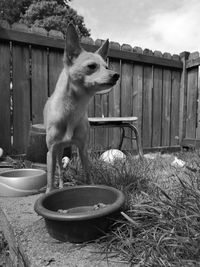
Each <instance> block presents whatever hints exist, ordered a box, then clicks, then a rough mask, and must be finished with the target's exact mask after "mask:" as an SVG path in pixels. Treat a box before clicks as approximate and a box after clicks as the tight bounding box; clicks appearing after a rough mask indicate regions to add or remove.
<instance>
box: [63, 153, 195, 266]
mask: <svg viewBox="0 0 200 267" xmlns="http://www.w3.org/2000/svg"><path fill="white" fill-rule="evenodd" d="M199 155H200V154H195V155H194V154H192V155H191V154H188V158H187V156H186V155H184V154H183V153H181V154H180V156H179V158H182V159H183V160H185V161H186V165H185V166H184V167H183V168H178V167H177V168H176V167H174V166H172V165H171V162H172V160H171V159H170V157H157V158H155V159H154V160H146V159H144V160H139V159H136V158H134V157H133V156H127V158H126V161H115V162H114V163H113V164H108V163H105V162H103V161H101V160H99V159H97V158H94V159H93V165H92V168H91V171H90V175H91V176H92V178H93V181H94V183H95V184H105V185H109V186H113V187H116V188H118V189H120V190H122V191H123V192H124V193H125V195H126V199H127V201H126V205H125V206H124V209H123V211H122V212H121V216H120V218H119V219H118V220H117V221H115V222H114V223H113V226H112V228H111V230H110V231H109V233H107V234H106V235H105V236H104V237H102V238H100V239H99V240H97V245H98V247H100V248H101V252H102V253H104V255H105V256H108V255H109V260H112V256H113V257H115V258H114V259H115V260H116V257H117V258H119V257H120V258H121V260H122V261H125V262H127V263H129V264H130V266H137V267H153V266H167V267H171V266H172V267H175V266H177V267H179V266H185V267H187V266H192V267H193V266H200V177H199V175H200V173H199V171H200V164H199V162H200V157H199ZM198 160H199V162H198ZM77 164H78V165H77ZM71 170H73V178H74V179H75V181H76V182H77V183H83V181H84V178H85V177H84V174H83V172H82V171H81V168H80V167H79V163H77V162H72V163H71ZM68 174H69V173H68Z"/></svg>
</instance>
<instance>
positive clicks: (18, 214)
mask: <svg viewBox="0 0 200 267" xmlns="http://www.w3.org/2000/svg"><path fill="white" fill-rule="evenodd" d="M39 196H40V195H33V196H28V197H17V198H16V197H15V198H14V197H12V198H11V197H0V225H1V228H2V230H3V233H4V235H5V238H6V239H7V241H8V243H9V249H10V258H11V262H12V264H13V266H20V267H25V266H26V267H44V266H56V267H66V266H70V267H86V266H87V267H90V266H91V267H93V266H94V267H96V266H97V267H107V266H109V267H114V266H115V267H125V266H128V264H126V263H124V262H120V260H118V259H116V258H114V259H113V258H110V259H105V255H102V254H101V253H99V252H100V251H99V250H98V246H97V245H96V244H90V245H87V246H84V247H83V246H81V245H74V244H71V243H61V242H59V241H57V240H55V239H53V238H51V237H50V236H49V234H48V233H47V230H46V227H45V222H44V220H43V218H42V217H40V216H38V215H37V214H36V213H35V211H34V208H33V207H34V203H35V201H36V199H37V198H38V197H39Z"/></svg>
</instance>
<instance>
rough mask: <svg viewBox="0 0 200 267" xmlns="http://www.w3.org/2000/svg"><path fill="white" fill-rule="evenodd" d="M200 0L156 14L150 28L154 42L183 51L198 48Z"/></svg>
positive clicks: (173, 49) (199, 38) (162, 46)
mask: <svg viewBox="0 0 200 267" xmlns="http://www.w3.org/2000/svg"><path fill="white" fill-rule="evenodd" d="M199 10H200V2H198V1H196V0H192V1H190V2H189V1H187V2H185V3H184V5H182V6H181V8H179V9H178V10H176V11H171V12H166V13H164V14H162V13H158V14H155V15H154V17H153V18H152V24H151V26H150V28H149V32H150V34H151V37H150V36H149V38H150V41H151V43H152V44H154V45H156V44H159V46H160V49H165V48H168V49H170V51H174V52H177V51H179V52H181V51H185V50H190V51H191V50H197V49H198V44H199V43H200V31H199V25H200V16H199Z"/></svg>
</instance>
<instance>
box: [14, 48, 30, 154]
mask: <svg viewBox="0 0 200 267" xmlns="http://www.w3.org/2000/svg"><path fill="white" fill-rule="evenodd" d="M12 52H13V149H14V152H15V153H25V151H26V145H27V140H28V132H29V125H30V75H29V74H30V73H29V47H28V46H27V45H24V46H22V45H18V44H13V49H12Z"/></svg>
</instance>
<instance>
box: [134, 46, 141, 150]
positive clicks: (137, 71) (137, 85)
mask: <svg viewBox="0 0 200 267" xmlns="http://www.w3.org/2000/svg"><path fill="white" fill-rule="evenodd" d="M134 52H137V53H141V54H142V49H141V48H140V47H134ZM142 105H143V66H141V65H137V64H134V65H133V107H132V110H133V116H136V117H137V118H138V122H137V125H136V126H137V128H138V131H139V134H140V136H142ZM133 147H134V148H136V144H135V142H134V145H133Z"/></svg>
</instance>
